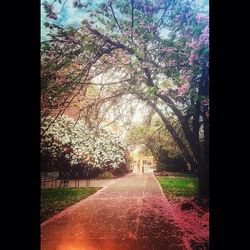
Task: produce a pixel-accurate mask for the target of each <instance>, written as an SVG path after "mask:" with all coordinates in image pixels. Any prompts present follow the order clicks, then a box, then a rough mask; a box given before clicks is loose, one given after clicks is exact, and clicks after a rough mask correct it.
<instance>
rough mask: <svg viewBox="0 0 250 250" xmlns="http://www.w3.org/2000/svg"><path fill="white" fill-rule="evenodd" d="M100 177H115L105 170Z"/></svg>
mask: <svg viewBox="0 0 250 250" xmlns="http://www.w3.org/2000/svg"><path fill="white" fill-rule="evenodd" d="M98 178H100V179H112V178H114V175H113V174H112V173H111V172H109V171H105V172H103V173H101V174H99V176H98Z"/></svg>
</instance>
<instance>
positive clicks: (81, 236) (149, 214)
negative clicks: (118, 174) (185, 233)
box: [41, 173, 184, 250]
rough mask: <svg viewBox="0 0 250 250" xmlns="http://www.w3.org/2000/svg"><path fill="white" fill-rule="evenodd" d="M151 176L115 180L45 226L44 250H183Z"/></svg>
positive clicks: (42, 241)
mask: <svg viewBox="0 0 250 250" xmlns="http://www.w3.org/2000/svg"><path fill="white" fill-rule="evenodd" d="M180 236H181V233H180V231H179V230H178V229H177V228H176V227H175V226H174V223H173V215H172V211H171V206H170V204H169V203H168V201H167V199H166V197H165V195H164V194H163V192H162V190H161V188H160V185H159V183H158V182H157V180H156V178H155V177H154V174H153V173H147V174H138V175H137V174H130V175H128V176H126V177H124V178H121V179H118V180H115V181H114V182H112V183H110V185H107V186H106V187H104V188H102V189H101V190H99V191H98V192H97V193H95V194H94V195H92V196H90V197H88V198H86V199H84V200H82V201H80V202H79V203H77V204H75V205H74V206H72V207H69V208H68V209H66V210H64V211H63V212H61V213H59V214H58V215H56V216H54V217H52V218H51V219H49V220H47V221H45V222H43V223H42V225H41V250H128V249H129V250H141V249H146V250H175V249H176V250H178V249H180V250H181V249H182V250H183V249H184V247H183V245H182V242H181V240H180V239H179V238H180Z"/></svg>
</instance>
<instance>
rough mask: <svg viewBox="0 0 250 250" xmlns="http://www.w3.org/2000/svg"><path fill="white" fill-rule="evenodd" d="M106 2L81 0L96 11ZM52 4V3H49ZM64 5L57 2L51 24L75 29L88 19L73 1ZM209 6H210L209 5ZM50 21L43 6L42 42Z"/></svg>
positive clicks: (202, 1)
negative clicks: (56, 17) (74, 5)
mask: <svg viewBox="0 0 250 250" xmlns="http://www.w3.org/2000/svg"><path fill="white" fill-rule="evenodd" d="M102 1H103V2H105V0H91V1H90V0H88V1H86V0H81V2H82V3H86V2H90V3H91V5H90V8H91V9H94V8H96V5H97V4H100V3H101V2H102ZM195 1H196V2H197V3H199V4H201V5H202V4H203V3H204V2H205V3H208V0H195ZM43 2H44V0H41V3H43ZM48 2H52V1H48ZM64 2H65V5H64V7H63V8H62V4H63V3H64ZM62 4H59V3H58V2H56V3H55V4H54V7H55V12H56V13H58V12H59V13H60V14H58V19H57V20H53V19H49V21H50V22H53V23H56V24H59V25H60V24H62V25H71V26H75V27H77V26H78V27H79V26H80V24H81V21H82V20H84V19H87V18H88V13H87V12H86V11H85V8H82V9H79V8H74V7H73V0H62ZM207 6H208V5H207ZM46 21H48V18H47V17H46V14H45V12H44V8H43V6H42V7H41V41H46V40H48V36H47V35H46V34H47V33H48V31H49V28H45V27H44V23H45V22H46Z"/></svg>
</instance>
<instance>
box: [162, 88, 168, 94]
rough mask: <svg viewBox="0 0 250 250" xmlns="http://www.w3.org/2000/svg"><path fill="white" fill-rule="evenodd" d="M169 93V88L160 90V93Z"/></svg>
mask: <svg viewBox="0 0 250 250" xmlns="http://www.w3.org/2000/svg"><path fill="white" fill-rule="evenodd" d="M167 94H168V90H167V89H162V90H160V95H167Z"/></svg>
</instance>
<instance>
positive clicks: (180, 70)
mask: <svg viewBox="0 0 250 250" xmlns="http://www.w3.org/2000/svg"><path fill="white" fill-rule="evenodd" d="M54 2H56V3H54V4H60V3H57V2H58V1H54ZM59 2H61V1H59ZM73 4H74V6H75V7H76V8H80V9H82V11H83V13H87V15H88V18H87V19H85V20H83V21H82V24H81V27H80V26H79V28H72V27H63V26H62V25H60V24H58V23H57V22H56V19H57V16H58V15H57V13H56V12H55V11H54V9H53V4H49V3H47V2H46V3H44V7H45V10H46V13H47V17H48V20H51V22H50V21H48V22H46V23H45V25H46V27H48V28H49V29H51V33H50V37H51V39H50V40H48V41H47V42H44V43H43V49H42V58H43V60H42V61H43V67H42V69H43V72H44V74H43V76H42V79H44V84H43V85H44V86H45V87H44V91H45V93H47V94H48V93H49V94H48V95H51V89H53V91H54V97H57V96H61V94H60V93H65V91H63V90H65V89H69V90H72V89H73V88H75V87H76V86H77V85H78V86H81V88H85V87H86V86H88V85H90V84H92V83H93V79H95V78H96V77H98V76H100V75H102V76H105V75H108V74H112V76H113V77H109V79H110V81H109V82H107V81H106V82H105V84H102V85H101V90H102V91H104V92H105V91H106V92H105V93H106V96H105V98H107V96H108V95H109V97H110V99H113V100H120V99H121V96H123V95H128V96H136V98H138V99H139V100H141V101H144V102H145V103H147V105H149V106H150V107H151V108H152V109H153V110H154V111H155V112H156V113H157V114H158V115H159V117H160V118H161V119H162V121H163V123H164V126H165V128H166V129H167V130H168V131H169V133H170V134H171V136H172V137H173V140H174V141H175V143H176V144H177V145H178V147H179V149H180V151H181V152H182V155H183V157H184V158H185V159H186V161H187V162H188V163H189V164H190V166H191V167H192V168H193V169H194V170H197V171H198V176H199V194H200V196H201V197H208V195H209V186H208V183H209V178H208V174H209V171H208V165H209V163H208V147H209V77H208V62H209V48H208V45H209V25H208V21H209V20H208V10H207V8H206V6H205V7H204V6H200V5H198V4H197V3H196V1H186V0H185V1H177V0H170V1H163V0H162V1H161V0H160V1H159V0H158V1H153V0H109V1H103V2H101V3H100V5H99V6H98V7H95V8H91V3H88V4H84V3H82V2H81V1H73ZM51 62H54V63H52V64H51ZM55 62H56V63H55ZM72 64H73V65H74V66H73V67H72ZM71 67H72V72H71V73H70V74H67V75H66V76H65V75H64V77H66V78H63V75H62V76H59V77H60V79H57V76H55V75H56V72H58V70H61V69H65V68H66V69H67V70H69V69H70V68H71ZM117 72H119V73H117ZM60 81H62V82H63V84H60ZM117 93H119V94H117ZM172 116H175V118H176V119H175V120H177V121H178V122H179V124H180V127H181V130H182V131H181V133H180V132H179V131H177V130H176V128H175V127H174V126H173V123H172V120H171V119H170V117H172ZM181 134H182V135H184V137H183V136H181Z"/></svg>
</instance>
